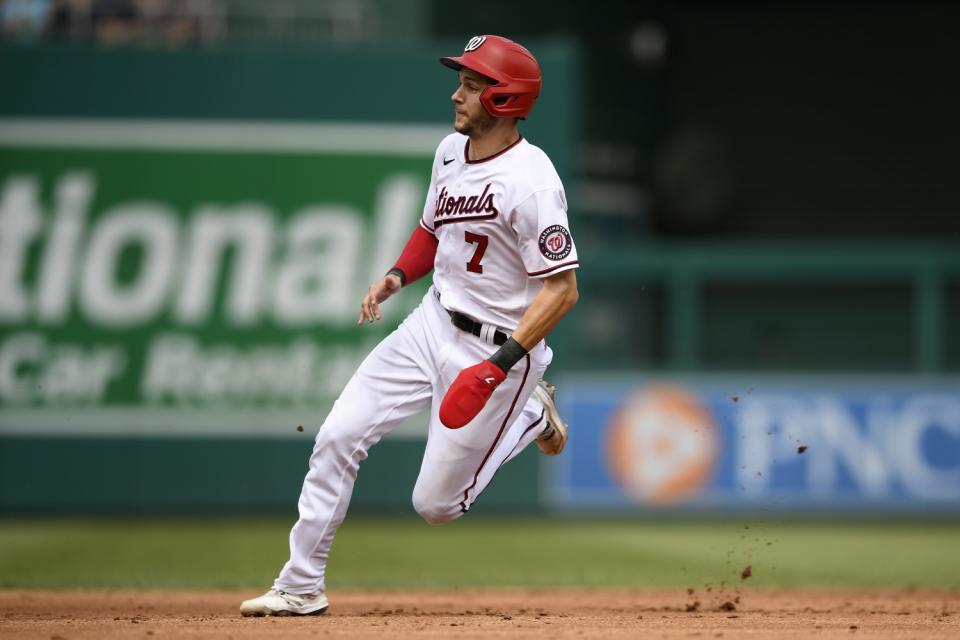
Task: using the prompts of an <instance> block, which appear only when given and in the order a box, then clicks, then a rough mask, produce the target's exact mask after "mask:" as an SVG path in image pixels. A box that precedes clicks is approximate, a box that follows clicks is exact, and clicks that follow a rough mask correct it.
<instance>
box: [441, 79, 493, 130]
mask: <svg viewBox="0 0 960 640" xmlns="http://www.w3.org/2000/svg"><path fill="white" fill-rule="evenodd" d="M459 76H460V85H459V86H458V87H457V90H456V91H454V92H453V95H452V96H450V99H451V100H452V101H453V109H454V112H455V114H456V115H455V117H454V121H453V128H454V129H455V130H456V131H457V132H458V133H462V134H463V135H467V136H469V135H476V134H482V133H484V132H486V131H489V130H490V129H491V128H492V127H493V125H494V124H495V118H493V117H492V116H491V115H490V114H489V113H487V111H486V109H484V108H483V105H482V104H481V103H480V94H481V93H483V90H484V89H486V88H487V87H488V86H489V85H490V84H491V82H490V79H489V78H487V77H485V76H482V75H480V74H479V73H477V72H476V71H471V70H470V69H460V73H459Z"/></svg>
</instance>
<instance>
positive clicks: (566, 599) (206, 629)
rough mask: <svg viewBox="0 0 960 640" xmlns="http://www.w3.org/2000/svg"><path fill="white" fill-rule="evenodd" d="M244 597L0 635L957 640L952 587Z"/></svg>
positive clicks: (40, 614) (108, 610)
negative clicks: (250, 605)
mask: <svg viewBox="0 0 960 640" xmlns="http://www.w3.org/2000/svg"><path fill="white" fill-rule="evenodd" d="M691 591H692V593H691ZM252 595H255V594H252V593H249V592H243V593H236V592H182V591H0V637H2V638H42V639H43V640H77V639H82V638H108V639H109V638H150V637H154V638H181V637H184V638H187V637H189V638H207V637H210V638H213V637H217V638H235V639H240V638H300V637H303V638H316V637H325V638H339V637H383V638H405V637H409V636H412V635H414V634H416V635H417V636H418V637H433V638H447V637H454V636H456V637H458V638H464V637H466V638H488V637H489V638H499V637H507V636H509V637H511V638H552V639H554V638H633V637H644V638H691V637H701V638H723V637H726V638H777V639H778V640H782V639H784V638H855V637H860V636H863V637H869V638H958V637H960V591H957V590H952V591H932V590H920V589H908V590H899V591H892V590H836V591H829V590H826V591H811V590H803V591H783V590H763V589H757V590H747V591H743V592H740V593H730V592H726V593H720V594H718V593H716V592H714V591H711V592H706V591H702V592H701V593H698V592H697V591H694V590H684V589H670V590H663V589H660V590H636V589H629V590H628V589H590V590H582V589H563V590H552V591H547V590H526V589H523V590H519V589H518V590H507V589H499V590H483V591H480V590H470V591H467V590H464V591H417V592H413V591H381V592H371V591H364V592H356V591H354V592H340V593H334V594H332V595H331V598H330V600H331V607H330V611H329V613H328V614H327V615H325V616H318V617H308V618H241V617H240V615H239V614H238V613H237V608H238V606H239V604H240V601H241V599H243V598H246V597H250V596H252Z"/></svg>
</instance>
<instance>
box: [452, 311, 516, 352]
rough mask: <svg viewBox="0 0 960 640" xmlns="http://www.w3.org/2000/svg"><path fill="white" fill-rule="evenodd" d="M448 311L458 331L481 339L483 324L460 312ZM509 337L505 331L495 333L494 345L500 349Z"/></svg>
mask: <svg viewBox="0 0 960 640" xmlns="http://www.w3.org/2000/svg"><path fill="white" fill-rule="evenodd" d="M446 311H447V313H449V314H450V322H452V323H453V326H455V327H456V328H457V329H460V330H461V331H466V332H467V333H472V334H473V335H475V336H477V337H478V338H479V337H480V332H481V331H482V329H483V323H482V322H477V321H476V320H474V319H473V318H471V317H470V316H467V315H464V314H462V313H460V312H459V311H450V310H449V309H447V310H446ZM509 337H510V336H508V335H507V334H505V333H504V332H503V331H495V332H494V333H493V344H495V345H497V346H498V347H499V346H500V345H502V344H503V343H504V342H506V341H507V339H508V338H509Z"/></svg>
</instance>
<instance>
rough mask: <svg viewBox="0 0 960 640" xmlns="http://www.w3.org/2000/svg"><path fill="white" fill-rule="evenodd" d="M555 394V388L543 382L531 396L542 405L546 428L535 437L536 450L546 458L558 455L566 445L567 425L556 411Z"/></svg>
mask: <svg viewBox="0 0 960 640" xmlns="http://www.w3.org/2000/svg"><path fill="white" fill-rule="evenodd" d="M556 394H557V388H556V387H555V386H553V385H552V384H550V383H549V382H547V381H545V380H541V381H540V384H538V385H537V387H536V389H534V390H533V395H534V396H536V398H537V400H539V401H540V404H542V405H543V416H544V418H546V421H547V426H545V427H544V428H543V431H541V432H540V435H539V436H537V440H536V442H537V448H539V449H540V451H541V452H542V453H544V454H546V455H548V456H555V455H557V454H559V453H560V452H561V451H563V446H564V445H565V444H567V423H566V422H564V421H563V419H562V418H561V417H560V412H559V411H557V403H556V398H555V396H556Z"/></svg>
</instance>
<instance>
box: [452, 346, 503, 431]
mask: <svg viewBox="0 0 960 640" xmlns="http://www.w3.org/2000/svg"><path fill="white" fill-rule="evenodd" d="M506 379H507V374H505V373H504V372H503V369H501V368H500V367H498V366H497V365H495V364H493V363H492V362H490V361H489V360H484V361H483V362H481V363H480V364H475V365H473V366H472V367H467V368H466V369H464V370H463V371H461V372H460V374H459V375H458V376H457V379H456V380H454V381H453V384H452V385H450V388H449V389H447V393H446V394H444V396H443V402H441V403H440V422H442V423H443V426H445V427H447V428H448V429H459V428H460V427H462V426H464V425H466V424H467V423H469V422H470V421H471V420H473V419H474V418H476V417H477V414H478V413H480V412H481V411H482V410H483V407H484V406H486V404H487V400H489V399H490V396H492V395H493V391H494V389H496V388H497V387H498V386H499V385H500V383H501V382H503V381H504V380H506Z"/></svg>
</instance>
